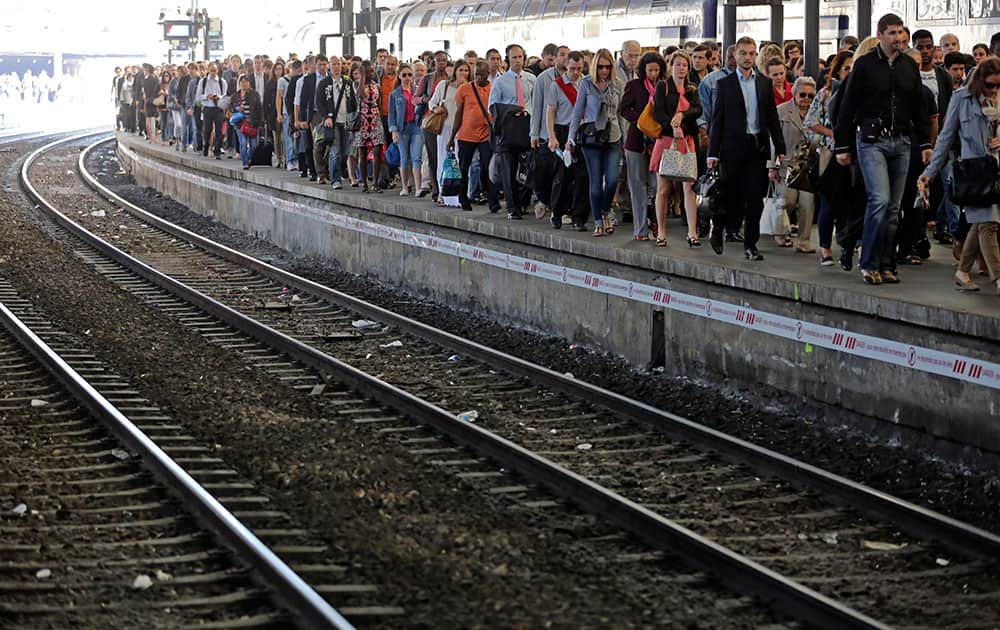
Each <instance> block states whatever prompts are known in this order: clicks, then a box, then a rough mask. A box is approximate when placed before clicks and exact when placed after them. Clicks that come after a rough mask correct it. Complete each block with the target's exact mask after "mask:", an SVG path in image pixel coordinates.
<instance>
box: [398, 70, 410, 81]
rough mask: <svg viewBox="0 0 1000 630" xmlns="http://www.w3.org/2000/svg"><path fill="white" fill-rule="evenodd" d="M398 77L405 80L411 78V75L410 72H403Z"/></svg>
mask: <svg viewBox="0 0 1000 630" xmlns="http://www.w3.org/2000/svg"><path fill="white" fill-rule="evenodd" d="M399 76H401V77H403V78H404V79H405V78H406V77H412V76H413V73H412V72H404V73H403V74H401V75H399Z"/></svg>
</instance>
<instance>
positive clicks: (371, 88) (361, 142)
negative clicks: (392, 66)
mask: <svg viewBox="0 0 1000 630" xmlns="http://www.w3.org/2000/svg"><path fill="white" fill-rule="evenodd" d="M358 96H359V97H360V100H361V102H360V103H359V104H358V116H359V117H360V118H361V127H360V129H358V134H357V136H356V137H355V138H354V148H355V149H357V151H358V163H359V165H360V167H361V181H362V182H363V183H364V185H363V186H362V189H361V192H366V193H367V192H373V193H381V192H382V189H381V188H379V187H378V174H379V171H380V170H381V169H382V147H383V146H384V145H385V132H384V131H383V129H382V112H381V110H380V109H379V98H380V95H379V87H378V81H377V80H376V77H375V66H373V65H372V62H370V61H367V60H366V61H364V62H362V63H361V87H360V88H359V90H358ZM369 152H371V154H372V186H371V187H369V186H368V153H369Z"/></svg>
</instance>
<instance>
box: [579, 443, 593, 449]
mask: <svg viewBox="0 0 1000 630" xmlns="http://www.w3.org/2000/svg"><path fill="white" fill-rule="evenodd" d="M592 448H594V445H593V444H591V443H590V442H584V443H583V444H577V445H576V450H578V451H589V450H590V449H592Z"/></svg>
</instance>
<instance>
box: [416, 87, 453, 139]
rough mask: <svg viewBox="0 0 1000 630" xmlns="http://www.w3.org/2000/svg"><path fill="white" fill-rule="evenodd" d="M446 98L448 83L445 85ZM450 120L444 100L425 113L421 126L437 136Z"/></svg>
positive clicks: (445, 96)
mask: <svg viewBox="0 0 1000 630" xmlns="http://www.w3.org/2000/svg"><path fill="white" fill-rule="evenodd" d="M444 98H448V84H447V83H445V85H444ZM447 121H448V110H447V109H445V106H444V101H443V100H442V104H441V105H438V106H437V107H435V108H434V109H432V110H431V111H429V112H427V113H426V114H424V119H423V120H422V121H421V122H420V128H421V129H423V130H424V131H426V132H427V133H431V134H434V135H435V136H439V135H441V132H442V131H443V130H444V124H445V122H447Z"/></svg>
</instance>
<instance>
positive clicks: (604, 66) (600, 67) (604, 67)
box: [597, 63, 611, 70]
mask: <svg viewBox="0 0 1000 630" xmlns="http://www.w3.org/2000/svg"><path fill="white" fill-rule="evenodd" d="M597 69H598V70H610V69H611V66H610V65H608V64H606V63H599V64H597Z"/></svg>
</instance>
